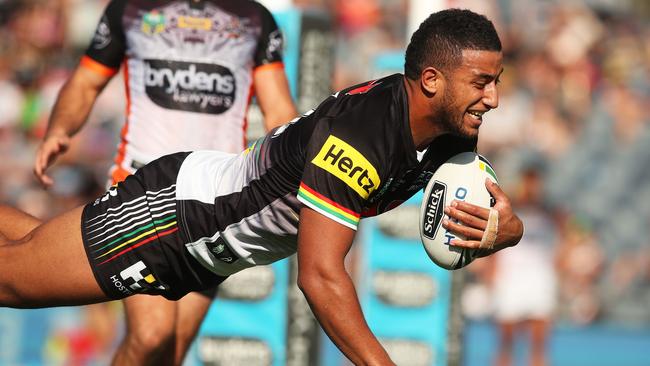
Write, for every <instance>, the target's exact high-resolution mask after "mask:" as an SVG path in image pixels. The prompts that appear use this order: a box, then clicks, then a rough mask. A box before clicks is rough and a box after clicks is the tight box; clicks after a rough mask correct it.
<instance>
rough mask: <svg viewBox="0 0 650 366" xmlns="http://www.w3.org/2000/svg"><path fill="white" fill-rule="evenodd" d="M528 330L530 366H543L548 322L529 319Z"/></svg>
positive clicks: (545, 360)
mask: <svg viewBox="0 0 650 366" xmlns="http://www.w3.org/2000/svg"><path fill="white" fill-rule="evenodd" d="M528 329H530V365H531V366H545V365H546V364H547V357H546V343H547V339H548V333H549V330H550V322H549V321H548V320H547V319H531V320H529V321H528Z"/></svg>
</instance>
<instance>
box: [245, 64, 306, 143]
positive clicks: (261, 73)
mask: <svg viewBox="0 0 650 366" xmlns="http://www.w3.org/2000/svg"><path fill="white" fill-rule="evenodd" d="M253 85H254V87H255V95H256V96H257V102H258V103H259V105H260V108H261V109H262V113H263V114H264V128H265V129H266V131H269V130H271V129H273V128H274V127H277V126H280V125H283V124H285V123H287V122H289V121H290V120H291V119H293V118H294V117H295V116H296V115H298V112H296V107H295V106H294V104H293V101H292V100H291V93H290V91H289V83H288V82H287V76H286V74H285V73H284V68H283V67H282V64H281V63H274V64H269V65H264V66H261V67H258V68H257V69H255V72H254V74H253Z"/></svg>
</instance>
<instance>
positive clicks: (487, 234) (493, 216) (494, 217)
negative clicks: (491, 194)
mask: <svg viewBox="0 0 650 366" xmlns="http://www.w3.org/2000/svg"><path fill="white" fill-rule="evenodd" d="M498 232H499V211H497V210H495V209H493V208H491V209H490V216H488V220H487V225H486V227H485V231H484V232H483V238H481V245H480V246H479V248H481V249H492V248H494V242H495V241H496V240H497V234H498Z"/></svg>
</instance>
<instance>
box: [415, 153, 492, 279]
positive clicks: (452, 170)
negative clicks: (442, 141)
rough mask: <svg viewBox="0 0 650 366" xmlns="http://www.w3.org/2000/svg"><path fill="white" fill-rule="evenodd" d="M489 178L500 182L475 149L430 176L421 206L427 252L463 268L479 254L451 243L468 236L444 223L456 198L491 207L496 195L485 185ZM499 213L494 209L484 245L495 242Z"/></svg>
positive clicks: (439, 262) (445, 263)
mask: <svg viewBox="0 0 650 366" xmlns="http://www.w3.org/2000/svg"><path fill="white" fill-rule="evenodd" d="M485 178H488V179H491V180H492V181H494V182H497V178H496V174H495V173H494V170H493V169H492V166H491V165H490V163H489V162H488V161H487V159H485V158H484V157H482V156H481V155H479V154H476V153H474V152H464V153H460V154H458V155H455V156H453V157H451V158H450V159H449V160H447V161H446V162H445V163H443V164H442V165H441V166H440V167H439V168H438V170H436V172H435V173H434V174H433V176H432V177H431V180H429V183H428V184H427V186H426V188H425V190H424V198H423V200H422V204H421V207H420V237H421V239H422V244H423V245H424V249H425V250H426V252H427V254H428V255H429V257H430V258H431V260H432V261H433V262H434V263H435V264H437V265H438V266H440V267H442V268H445V269H459V268H462V267H465V266H466V265H468V264H469V263H471V262H472V261H473V260H474V259H475V258H476V250H475V249H470V248H461V247H454V246H453V245H450V242H451V241H452V240H453V239H456V238H458V239H461V240H463V239H465V238H464V237H463V236H462V235H459V234H455V233H453V232H451V231H450V230H447V229H445V228H444V227H443V226H442V221H443V219H444V218H445V213H444V212H443V210H444V208H445V206H448V205H450V204H451V202H452V201H453V200H454V199H455V200H458V201H466V202H468V203H471V204H474V205H477V206H482V207H485V208H490V206H491V204H492V197H491V195H490V193H489V192H488V190H487V188H486V187H485ZM498 217H499V214H498V212H497V211H496V210H494V209H490V215H489V218H488V219H487V223H486V229H485V231H484V234H483V238H482V240H481V249H484V248H485V249H488V248H491V247H492V246H493V245H494V241H495V240H496V236H497V227H498ZM481 249H479V250H481Z"/></svg>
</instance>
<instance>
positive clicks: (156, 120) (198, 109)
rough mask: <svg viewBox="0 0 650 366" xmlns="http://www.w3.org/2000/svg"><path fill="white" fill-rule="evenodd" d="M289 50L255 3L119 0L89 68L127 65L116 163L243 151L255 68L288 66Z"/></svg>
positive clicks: (130, 166)
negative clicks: (196, 152)
mask: <svg viewBox="0 0 650 366" xmlns="http://www.w3.org/2000/svg"><path fill="white" fill-rule="evenodd" d="M281 52H282V36H281V33H280V31H279V29H278V27H277V25H276V23H275V21H274V20H273V17H272V16H271V14H270V13H269V12H268V10H267V9H266V8H264V7H263V6H262V5H261V4H259V3H257V2H254V1H248V0H201V1H187V0H183V1H180V0H171V1H170V0H166V1H151V0H131V1H126V0H113V1H111V2H110V3H109V4H108V6H107V7H106V9H105V12H104V14H103V16H102V18H101V20H100V22H99V25H98V26H97V29H96V32H95V35H94V37H93V39H92V42H91V44H90V46H89V47H88V49H87V51H86V54H85V56H84V57H83V58H82V61H81V65H82V66H84V67H87V68H90V69H92V70H95V71H97V72H99V73H101V74H103V75H108V76H112V75H114V74H115V73H117V72H118V70H119V68H120V67H122V68H123V72H124V77H125V84H126V85H125V86H126V95H127V99H128V100H127V110H126V123H125V124H124V127H123V129H122V133H121V142H120V145H119V148H118V155H117V157H116V163H117V164H118V165H119V166H121V167H122V168H123V169H126V170H127V171H130V172H132V171H133V170H134V168H138V167H139V166H141V165H142V164H144V163H148V162H149V161H151V160H153V159H155V158H157V157H159V156H162V155H164V154H169V153H172V152H176V151H186V150H197V149H215V150H220V151H226V152H240V151H242V150H243V149H244V147H245V128H246V111H247V107H248V105H249V103H250V100H251V90H252V88H251V86H252V71H253V69H255V68H259V67H283V66H282V62H281V61H282V56H281Z"/></svg>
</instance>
